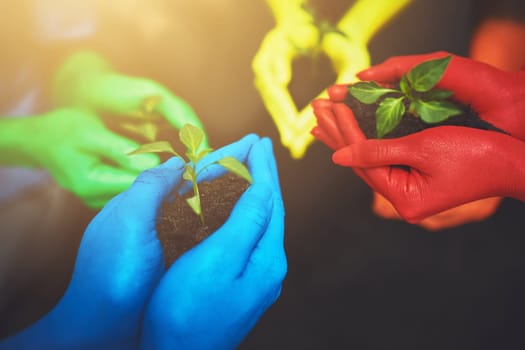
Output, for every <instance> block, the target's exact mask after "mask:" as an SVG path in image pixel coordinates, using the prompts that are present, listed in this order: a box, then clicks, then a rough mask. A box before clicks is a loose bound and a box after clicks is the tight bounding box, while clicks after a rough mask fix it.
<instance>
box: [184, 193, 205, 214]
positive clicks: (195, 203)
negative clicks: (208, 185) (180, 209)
mask: <svg viewBox="0 0 525 350" xmlns="http://www.w3.org/2000/svg"><path fill="white" fill-rule="evenodd" d="M186 202H187V203H188V205H189V206H190V207H191V210H193V212H194V213H195V214H197V215H201V214H202V209H201V199H200V198H199V196H197V195H194V196H193V197H189V198H186Z"/></svg>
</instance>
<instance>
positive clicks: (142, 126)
mask: <svg viewBox="0 0 525 350" xmlns="http://www.w3.org/2000/svg"><path fill="white" fill-rule="evenodd" d="M120 126H121V127H122V128H123V129H124V130H126V131H130V132H132V133H135V134H137V135H140V136H142V137H144V138H145V139H146V140H148V141H151V142H153V141H155V139H156V138H157V130H158V129H157V125H155V124H154V123H150V122H144V123H122V124H120Z"/></svg>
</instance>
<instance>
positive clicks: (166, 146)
mask: <svg viewBox="0 0 525 350" xmlns="http://www.w3.org/2000/svg"><path fill="white" fill-rule="evenodd" d="M162 152H165V153H171V154H173V155H175V156H177V157H179V158H181V159H183V158H182V157H181V156H180V155H179V154H178V153H177V152H175V150H174V149H173V147H171V144H170V143H169V142H167V141H157V142H152V143H146V144H144V145H141V146H140V147H139V148H137V149H136V150H134V151H131V152H129V153H128V155H133V154H139V153H162Z"/></svg>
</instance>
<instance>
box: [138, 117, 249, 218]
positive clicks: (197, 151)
mask: <svg viewBox="0 0 525 350" xmlns="http://www.w3.org/2000/svg"><path fill="white" fill-rule="evenodd" d="M179 139H180V141H181V142H182V144H183V145H184V146H185V147H186V152H185V154H186V157H187V160H186V159H185V158H184V157H182V156H181V155H179V154H178V153H177V152H176V151H175V150H174V149H173V147H172V146H171V144H170V143H169V142H167V141H156V142H152V143H148V144H144V145H142V146H140V147H139V148H138V149H136V150H134V151H132V152H130V153H129V154H130V155H132V154H139V153H161V152H167V153H171V154H172V155H174V156H175V157H179V158H180V159H182V161H183V162H185V163H186V165H185V170H184V173H183V175H182V177H183V179H184V180H187V181H190V182H191V184H192V187H193V196H191V197H189V198H187V199H186V202H187V203H188V205H189V206H190V207H191V209H192V210H193V211H194V212H195V214H197V215H198V216H199V218H200V220H201V223H202V224H204V214H203V212H202V207H201V200H200V194H199V187H198V184H197V177H198V175H199V174H200V173H201V172H202V171H203V170H205V169H206V168H207V167H209V166H210V165H213V164H219V165H221V166H222V167H224V168H225V169H226V170H228V171H230V172H232V173H234V174H235V175H237V176H239V177H242V178H243V179H245V180H246V181H248V182H249V183H250V184H251V183H252V182H253V180H252V177H251V175H250V172H249V171H248V169H247V168H246V167H245V166H244V164H243V163H241V162H240V161H238V160H237V159H236V158H234V157H223V158H221V159H219V160H217V161H215V162H213V163H210V164H207V165H206V166H205V167H204V168H202V169H200V170H199V171H198V172H197V169H196V164H197V163H198V162H199V161H200V160H201V159H202V158H203V157H204V156H206V155H207V154H208V153H210V152H211V151H213V150H212V149H211V148H205V149H201V144H202V141H203V140H204V132H203V131H202V130H201V129H200V128H198V127H196V126H194V125H191V124H185V125H184V126H183V127H182V128H181V129H180V132H179Z"/></svg>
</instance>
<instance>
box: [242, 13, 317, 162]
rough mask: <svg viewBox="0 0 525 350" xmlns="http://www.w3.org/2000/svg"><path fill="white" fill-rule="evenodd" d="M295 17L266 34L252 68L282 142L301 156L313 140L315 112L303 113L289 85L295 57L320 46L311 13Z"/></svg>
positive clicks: (260, 92) (297, 155)
mask: <svg viewBox="0 0 525 350" xmlns="http://www.w3.org/2000/svg"><path fill="white" fill-rule="evenodd" d="M292 19H295V20H291V21H286V22H285V23H283V24H278V25H276V26H275V27H274V28H273V29H272V30H270V31H269V32H268V33H267V34H266V36H265V37H264V39H263V41H262V43H261V46H260V47H259V49H258V51H257V53H256V55H255V57H254V59H253V62H252V69H253V72H254V78H255V86H256V88H257V90H258V91H259V94H260V95H261V98H262V100H263V103H264V105H265V107H266V109H267V110H268V112H269V114H270V116H271V117H272V119H273V121H274V123H275V125H276V126H277V129H278V131H279V134H280V137H281V142H282V144H283V145H284V146H285V147H288V148H289V149H290V151H291V153H292V156H294V157H296V158H299V157H301V156H302V155H303V154H304V152H305V150H306V147H307V145H308V143H309V141H310V140H309V134H308V132H309V129H310V128H311V126H310V125H309V122H311V120H312V119H313V116H312V115H311V113H310V114H308V115H307V116H306V117H301V116H300V111H299V108H298V107H297V105H296V103H295V101H294V100H293V97H292V95H291V93H290V91H289V90H288V85H289V83H290V81H291V79H292V63H293V61H294V60H295V59H296V58H297V57H300V56H305V55H311V53H312V52H314V51H315V50H317V46H318V43H319V31H318V29H317V28H316V27H315V25H314V24H313V22H312V21H311V20H309V18H308V17H303V16H296V17H292ZM304 125H306V126H304ZM304 135H306V139H305V140H304ZM298 140H299V141H298Z"/></svg>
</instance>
